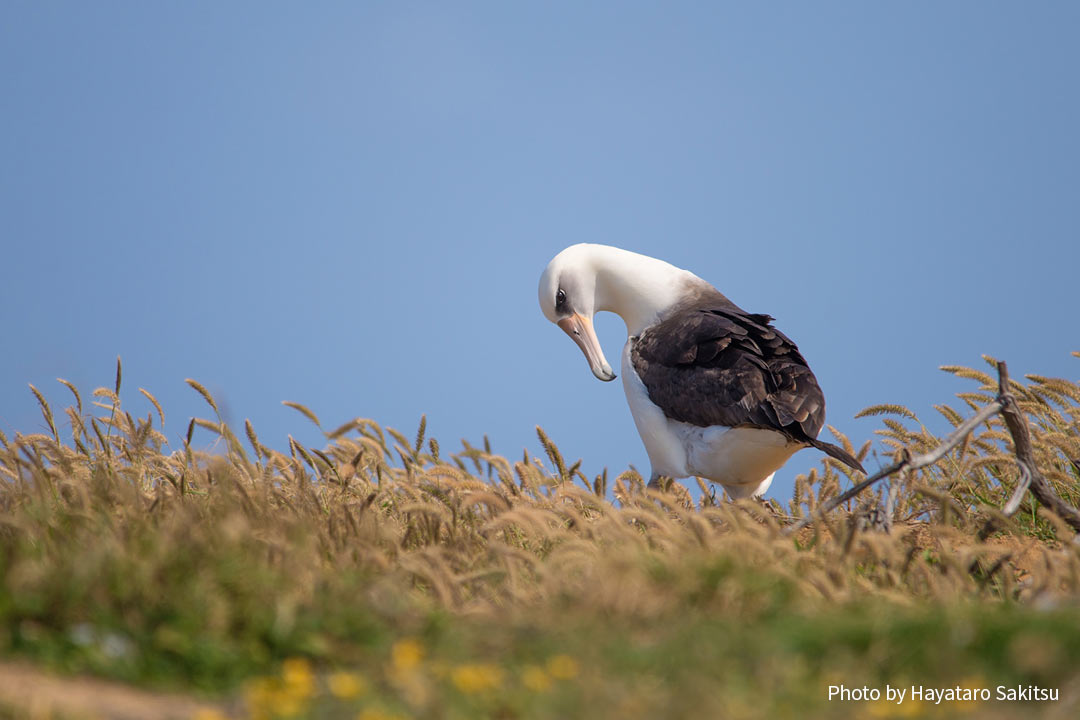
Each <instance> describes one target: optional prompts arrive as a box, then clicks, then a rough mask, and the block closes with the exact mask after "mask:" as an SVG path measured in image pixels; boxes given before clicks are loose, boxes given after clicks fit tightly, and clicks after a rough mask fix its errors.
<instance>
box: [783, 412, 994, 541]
mask: <svg viewBox="0 0 1080 720" xmlns="http://www.w3.org/2000/svg"><path fill="white" fill-rule="evenodd" d="M1002 407H1004V402H1002V399H1001V398H1000V397H999V398H995V399H994V400H993V401H991V402H989V403H987V404H986V405H985V406H983V408H982V409H981V410H979V412H977V413H975V415H973V416H972V417H971V418H969V419H968V420H965V421H964V422H963V424H961V425H960V426H959V427H958V428H956V429H955V430H953V431H952V432H951V433H950V434H949V436H948V437H947V438H945V440H944V441H943V442H942V443H941V444H940V445H938V446H937V447H936V448H934V449H933V450H931V451H930V452H926V453H923V454H921V455H912V454H911V453H909V452H908V451H907V449H906V448H905V449H904V450H902V451H901V452H902V453H903V456H902V457H901V458H900V459H899V460H898V461H896V462H894V463H893V464H892V465H889V466H887V467H885V468H882V469H881V470H878V471H877V472H876V473H874V474H873V475H871V476H870V477H868V478H866V479H865V480H863V481H862V482H860V483H858V484H857V485H855V486H854V487H852V488H851V489H850V490H848V491H847V492H845V493H843V494H842V495H837V496H836V497H834V498H832V499H831V500H829V501H828V502H827V503H825V504H824V505H821V506H819V507H818V509H817V511H816V512H814V513H813V514H812V515H810V516H809V517H805V518H803V519H802V520H800V521H799V522H797V523H795V524H794V525H792V526H790V527H789V528H788V529H787V531H786V532H787V534H789V535H790V534H791V533H794V532H798V531H799V530H802V529H803V528H804V527H806V526H807V525H809V524H810V523H812V522H813V521H814V520H816V519H818V518H819V517H820V516H822V515H825V514H826V513H829V512H832V511H833V510H835V509H836V508H837V507H839V506H840V505H843V504H844V503H846V502H847V501H848V500H850V499H851V498H853V497H855V496H856V495H858V494H859V493H861V492H862V491H863V490H865V489H866V488H868V487H870V486H871V485H873V484H874V483H876V482H877V481H878V480H881V479H882V478H886V477H888V476H890V475H895V474H896V473H898V472H900V471H901V470H904V469H908V470H918V469H919V468H922V467H926V466H927V465H933V464H934V463H936V462H937V461H938V460H940V459H941V458H943V457H945V454H946V453H947V452H949V451H950V450H952V449H953V448H954V447H956V446H957V445H959V444H960V443H961V442H963V440H964V438H965V437H967V436H968V434H969V433H971V431H972V430H974V429H975V428H977V427H978V426H979V425H981V424H982V423H984V422H986V421H987V420H988V419H989V418H990V417H991V416H992V415H995V414H997V413H998V412H1000V411H1001V409H1002Z"/></svg>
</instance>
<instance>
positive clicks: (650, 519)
mask: <svg viewBox="0 0 1080 720" xmlns="http://www.w3.org/2000/svg"><path fill="white" fill-rule="evenodd" d="M949 370H950V371H951V372H954V373H955V374H957V375H959V376H961V377H965V378H970V379H972V380H974V381H975V382H977V383H979V384H980V388H979V389H978V390H976V391H974V392H963V393H960V394H959V395H958V397H959V398H960V400H961V401H962V402H963V403H965V407H964V411H963V413H960V412H957V411H955V410H953V409H951V408H949V407H947V406H941V407H939V408H938V409H939V411H940V412H941V413H942V414H943V415H944V416H945V417H946V418H947V419H949V421H950V422H952V423H953V424H954V425H955V424H958V423H959V422H960V420H961V419H962V414H965V413H967V412H970V410H971V409H975V408H978V407H980V406H981V404H983V403H985V402H986V401H987V400H988V399H990V398H992V397H993V395H994V392H995V390H996V381H995V380H994V379H993V378H991V377H990V376H989V375H986V374H985V373H980V372H978V371H975V370H970V369H963V368H949ZM120 380H121V378H120V372H119V367H118V372H117V379H116V383H115V385H114V387H113V388H112V389H108V388H101V389H98V390H97V391H95V392H94V397H95V399H96V400H95V402H94V403H93V406H92V407H86V406H84V402H83V398H81V397H80V396H79V394H78V392H77V391H76V389H75V388H73V387H71V386H69V388H70V389H71V391H72V392H73V399H74V402H73V406H72V407H70V408H68V409H67V410H66V411H65V414H66V416H67V423H61V422H58V420H57V417H56V416H55V415H54V413H53V411H52V409H51V408H50V407H49V405H48V404H47V403H46V402H45V400H44V398H43V397H42V395H41V394H40V393H38V391H37V390H36V389H35V390H34V392H35V394H36V395H37V396H38V398H39V401H40V402H41V405H42V411H43V413H44V417H45V421H46V425H47V427H48V428H49V432H48V433H47V434H35V435H17V436H16V437H15V438H7V437H2V436H0V445H2V449H0V653H2V654H3V656H4V657H5V658H7V660H8V661H12V660H17V661H18V662H19V663H21V664H27V663H30V664H32V665H33V666H34V667H37V668H45V669H48V670H49V671H50V672H55V673H58V674H61V675H66V674H75V673H82V674H93V675H95V676H98V677H101V678H106V679H111V680H114V681H121V682H123V683H126V684H130V685H133V686H138V687H141V688H146V689H150V690H153V691H154V692H163V693H164V692H169V693H182V694H184V695H187V696H192V697H197V698H199V699H200V700H201V701H202V702H204V704H205V709H204V710H202V711H200V712H198V713H196V715H197V716H198V717H200V718H203V720H211V719H212V718H220V717H254V718H258V717H264V718H275V717H317V718H366V719H367V720H374V719H375V718H395V717H396V718H432V719H434V718H482V717H491V718H567V717H581V718H633V717H642V718H667V717H670V718H704V717H734V718H739V717H763V718H764V717H769V718H786V717H809V716H817V717H889V716H896V717H903V716H916V715H923V714H925V715H929V716H935V717H954V716H957V715H960V714H963V713H970V714H972V716H977V717H1013V716H1017V717H1019V716H1021V715H1023V716H1033V715H1034V716H1039V715H1040V714H1046V715H1047V716H1048V717H1049V716H1061V717H1068V716H1071V713H1073V712H1075V711H1076V708H1077V707H1078V703H1080V698H1078V691H1077V687H1078V683H1080V612H1078V608H1077V599H1078V598H1080V547H1078V545H1077V544H1076V543H1074V542H1073V538H1074V533H1073V532H1072V531H1071V530H1070V529H1069V528H1067V527H1066V526H1065V525H1064V524H1063V523H1061V522H1060V521H1059V520H1058V519H1057V518H1055V517H1054V516H1052V515H1050V514H1048V513H1046V512H1045V511H1041V510H1039V509H1037V508H1035V507H1034V505H1031V504H1028V505H1026V506H1025V509H1024V510H1022V511H1021V513H1020V514H1018V515H1017V516H1016V517H1015V518H1013V519H1012V520H1010V521H1008V522H1006V523H1005V529H1004V530H1003V531H1002V532H1000V533H998V534H997V535H995V536H993V537H991V538H989V539H987V540H986V541H979V540H978V538H977V536H976V533H977V531H978V529H979V528H980V527H981V525H982V523H983V522H984V521H985V519H986V518H988V517H990V516H992V515H993V514H994V513H995V510H994V508H1000V507H1001V506H1002V505H1003V504H1004V503H1005V501H1006V500H1007V498H1008V497H1009V495H1010V494H1011V491H1012V487H1013V484H1014V483H1015V481H1016V477H1017V470H1016V466H1015V462H1014V460H1013V458H1012V456H1011V454H1010V451H1009V447H1008V435H1007V433H1006V432H1005V431H1004V428H1003V426H1002V424H1001V421H1000V419H998V418H995V419H992V420H991V421H989V422H988V423H986V424H985V425H984V426H982V428H980V430H979V431H977V432H976V433H975V434H974V435H972V436H971V438H970V440H969V441H968V442H966V443H965V444H963V445H962V446H960V447H959V448H957V449H956V450H954V451H953V452H951V453H950V454H949V455H948V456H947V457H946V458H945V459H944V460H942V461H941V462H940V463H938V464H937V465H935V466H933V467H929V468H925V469H924V470H922V471H919V472H918V473H914V474H911V475H910V476H908V477H905V478H901V479H897V480H894V485H893V488H894V489H893V492H894V506H895V513H894V515H895V524H894V526H893V529H892V531H891V532H890V533H885V532H882V531H880V530H875V529H874V524H873V523H872V522H867V521H865V520H866V518H867V517H868V516H869V512H868V509H869V508H879V507H880V506H881V505H882V504H883V503H884V501H885V497H886V496H887V494H888V489H887V488H880V489H877V490H876V491H875V492H874V493H870V492H868V493H866V494H865V497H861V498H859V499H858V501H853V503H852V504H851V505H850V506H849V507H847V508H846V509H844V510H842V511H838V512H836V513H834V514H833V515H832V516H831V517H829V518H827V519H826V520H825V521H823V522H820V523H818V524H817V525H816V526H815V528H810V529H807V530H805V531H803V532H801V533H799V534H798V535H796V536H794V537H788V536H786V535H784V534H783V532H782V529H783V526H784V524H785V523H787V522H789V521H790V519H791V518H792V517H797V516H802V515H803V514H805V513H807V512H810V511H812V510H813V508H815V507H816V506H817V505H818V504H819V503H821V502H823V501H824V500H826V499H827V498H828V497H830V496H832V495H834V494H836V493H837V492H838V491H839V490H840V489H841V487H842V486H846V485H848V484H850V479H849V476H847V475H846V474H845V473H846V472H847V470H846V468H844V467H843V466H841V465H839V464H838V463H836V462H835V461H833V460H831V459H830V458H825V459H824V460H823V464H822V466H821V468H820V469H815V470H813V471H811V472H810V473H808V474H807V475H805V476H801V477H800V478H799V480H798V483H797V487H796V492H795V497H794V498H793V499H792V502H791V503H790V505H789V507H788V508H787V509H786V510H784V511H781V510H780V509H779V508H777V507H775V506H773V507H766V506H763V505H761V504H759V503H739V504H731V503H727V502H720V501H719V500H717V499H714V498H713V497H712V496H710V494H709V493H708V492H705V493H704V494H703V495H702V496H701V500H700V501H698V502H695V501H693V500H692V498H691V496H690V495H689V493H687V492H686V490H685V489H684V488H682V487H681V486H677V485H676V486H673V487H672V488H671V489H670V490H669V491H668V492H666V493H653V492H650V491H647V490H646V489H645V488H644V485H643V483H642V481H641V478H640V477H638V476H636V475H635V474H634V473H632V472H626V473H623V474H621V475H619V476H618V477H616V478H613V479H611V481H610V483H609V482H608V478H607V475H606V474H604V475H601V476H597V477H592V478H590V477H587V476H586V475H585V474H584V473H583V472H582V470H581V463H580V462H578V463H573V464H569V463H567V462H565V461H564V459H563V458H562V457H561V455H560V454H559V451H558V448H557V447H556V445H555V444H554V443H553V442H552V441H551V440H550V439H548V438H547V436H545V435H544V434H543V433H541V441H542V443H543V445H544V447H545V449H546V454H547V457H546V458H545V460H540V459H537V458H524V459H522V460H521V461H518V462H511V461H509V460H507V459H505V458H502V457H498V456H494V455H492V454H491V453H490V452H489V451H486V450H482V449H479V448H476V447H472V446H470V445H468V444H467V443H466V444H465V446H464V449H463V450H462V451H461V452H459V453H457V454H454V455H449V454H445V453H441V452H440V447H439V444H438V443H437V442H436V441H435V440H433V439H430V440H429V439H428V438H426V437H425V434H426V433H425V428H424V423H423V422H421V426H420V429H419V431H418V433H417V435H416V437H415V439H411V438H407V437H405V436H404V435H402V434H400V433H398V432H395V431H394V430H390V429H384V428H382V427H380V426H379V425H377V424H376V423H374V422H372V421H370V420H363V419H357V420H354V421H352V422H349V423H346V424H345V425H343V426H342V427H339V428H337V429H335V430H333V431H331V432H327V433H326V440H327V444H326V446H325V447H324V448H323V449H321V450H316V449H312V448H305V447H303V446H302V445H300V444H299V443H297V442H295V441H292V440H290V445H289V452H288V453H287V454H285V453H280V452H277V451H275V450H273V449H270V448H268V447H267V446H265V445H264V444H263V443H262V442H261V441H260V440H259V438H258V436H257V435H256V433H255V430H254V429H253V428H252V426H251V425H250V424H247V425H246V427H245V433H244V436H245V437H244V438H243V439H241V438H240V437H238V436H237V435H236V434H234V432H233V430H232V429H230V428H229V427H227V426H226V425H224V424H223V423H222V422H221V420H220V417H219V416H218V415H217V408H216V405H215V403H214V400H213V398H212V397H211V396H210V394H209V393H208V392H206V390H205V389H204V388H203V387H202V386H201V385H199V384H198V383H195V382H193V381H189V383H190V384H191V385H192V387H193V388H194V390H195V391H197V392H199V393H200V394H201V395H202V396H203V397H204V398H205V399H206V401H207V403H208V404H209V406H210V409H211V410H212V418H211V419H195V420H193V421H192V423H191V425H190V426H189V431H188V435H187V442H185V443H184V445H183V447H180V448H177V449H172V448H169V447H168V445H167V444H166V441H165V438H164V437H163V436H162V435H161V434H160V431H159V428H160V427H161V424H162V422H163V420H164V417H163V413H162V411H161V408H160V407H159V406H158V404H157V401H156V400H154V398H153V397H152V396H151V395H150V394H149V393H147V392H146V391H144V390H140V392H141V393H142V394H143V395H145V396H146V397H147V398H148V399H149V400H150V402H151V403H152V404H153V406H154V407H155V408H156V412H155V413H152V414H150V415H149V416H147V417H145V418H137V417H133V416H131V415H130V414H128V413H127V412H125V411H124V410H123V408H122V407H121V403H120V398H119V394H120V385H121V382H120ZM1028 380H1029V383H1028V384H1027V385H1020V384H1017V385H1016V386H1015V387H1014V389H1013V390H1014V392H1015V394H1016V395H1017V398H1018V400H1019V403H1020V406H1021V408H1022V409H1023V411H1024V412H1025V413H1026V415H1027V416H1028V419H1029V422H1030V425H1031V430H1032V435H1033V441H1034V444H1035V449H1036V453H1037V456H1038V460H1039V468H1040V470H1041V471H1042V472H1043V473H1044V475H1046V476H1047V478H1048V479H1049V480H1050V481H1051V482H1052V483H1053V484H1054V486H1055V489H1056V490H1057V491H1058V492H1059V494H1061V496H1062V497H1063V498H1065V499H1066V500H1067V501H1068V502H1070V503H1072V504H1074V505H1076V504H1078V503H1080V468H1078V467H1077V464H1076V462H1074V461H1076V460H1078V459H1080V386H1078V385H1077V384H1075V383H1070V382H1067V381H1064V380H1057V379H1049V378H1039V377H1030V378H1028ZM65 384H66V383H65ZM290 405H291V406H292V407H294V408H295V409H296V410H298V411H299V412H300V413H301V414H302V415H304V416H306V418H307V419H306V420H304V421H305V422H307V421H311V422H315V423H316V424H318V422H319V421H318V418H317V417H316V416H315V414H314V413H312V412H311V411H310V410H308V409H307V408H305V407H303V406H300V405H296V404H290ZM867 412H868V414H883V415H884V416H885V417H884V419H883V422H884V425H885V426H884V428H883V429H882V430H881V431H879V434H880V435H881V437H882V441H883V443H884V445H885V448H886V450H887V451H889V450H897V451H899V450H900V449H901V448H905V447H906V448H909V449H911V450H912V451H922V450H925V449H927V448H930V447H932V446H934V445H935V444H936V440H937V439H936V438H935V437H934V436H933V435H932V434H930V433H929V432H928V431H927V430H926V429H925V428H924V427H923V426H922V425H921V424H919V422H918V419H917V418H915V416H914V415H913V414H912V413H910V411H908V410H906V409H904V408H901V407H895V406H879V407H875V408H870V409H868V411H867ZM62 426H63V428H62ZM68 426H70V431H69V430H68ZM196 427H201V428H205V429H206V430H209V431H211V432H213V433H215V435H217V436H219V438H220V439H219V442H218V443H217V444H216V446H215V448H214V449H212V450H211V451H200V450H196V449H195V448H194V447H192V444H191V441H192V435H193V433H194V430H195V428H196ZM837 437H838V439H839V441H840V442H842V443H844V444H845V445H847V446H848V447H849V449H851V450H852V451H853V452H854V451H855V449H854V448H851V446H850V444H849V443H848V441H847V439H846V438H844V437H842V436H839V435H838V436H837ZM869 452H870V444H869V443H867V444H866V445H864V446H863V447H862V448H859V449H858V452H857V453H856V454H857V455H858V456H859V457H860V459H862V460H863V461H864V462H865V463H866V464H867V465H870V464H872V463H870V462H866V461H867V457H868V455H869ZM609 485H610V487H609ZM612 497H613V498H614V501H613V500H612ZM2 674H3V669H2V666H0V676H2ZM0 680H2V677H0ZM838 684H843V685H844V686H845V687H847V688H862V687H863V686H868V687H870V688H879V689H881V690H882V692H884V688H885V686H886V684H889V685H892V686H893V687H897V686H900V687H904V688H909V687H910V686H911V685H923V686H926V687H932V688H947V687H953V686H956V685H958V684H959V685H961V686H962V687H979V688H982V687H985V688H990V689H991V691H993V692H995V693H996V687H997V686H998V685H1004V686H1008V687H1016V686H1025V687H1027V686H1030V685H1037V686H1040V687H1044V688H1055V689H1059V691H1060V697H1061V699H1060V700H1059V701H1057V702H1042V703H1040V702H1017V703H1009V702H998V701H992V702H986V703H952V702H945V703H942V704H941V705H935V704H933V703H932V702H914V701H910V700H909V701H908V702H907V703H905V704H903V705H895V704H889V703H887V702H885V701H884V700H882V701H878V702H839V701H837V700H833V701H829V699H828V688H829V686H830V685H838ZM5 703H6V705H5ZM0 708H4V709H0V717H5V714H4V713H5V712H6V713H7V714H8V715H7V716H11V717H23V716H27V717H30V716H31V714H30V712H31V711H30V709H28V708H27V707H23V706H20V705H18V703H17V701H16V700H13V699H12V698H11V697H6V696H4V694H3V683H2V682H0ZM58 708H59V712H60V714H61V715H64V716H76V717H78V716H80V715H79V712H78V711H76V710H73V709H71V708H70V707H69V706H58ZM34 712H35V713H37V714H34V715H32V716H33V717H40V716H42V715H41V705H40V703H39V704H38V706H37V709H36V710H34ZM1055 714H1056V715H1055ZM46 716H47V715H46ZM86 716H94V717H100V716H104V714H103V713H102V712H101V711H95V710H93V709H92V708H91V709H87V710H86Z"/></svg>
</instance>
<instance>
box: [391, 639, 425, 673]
mask: <svg viewBox="0 0 1080 720" xmlns="http://www.w3.org/2000/svg"><path fill="white" fill-rule="evenodd" d="M423 659H424V648H423V647H421V646H420V643H418V642H417V641H416V640H412V639H405V640H398V641H397V642H396V643H394V646H393V647H392V648H390V661H391V662H392V663H393V664H394V669H395V670H398V671H399V672H409V671H410V670H415V669H416V667H417V666H418V665H420V661H421V660H423Z"/></svg>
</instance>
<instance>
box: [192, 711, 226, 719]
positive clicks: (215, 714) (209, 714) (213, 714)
mask: <svg viewBox="0 0 1080 720" xmlns="http://www.w3.org/2000/svg"><path fill="white" fill-rule="evenodd" d="M191 720H228V718H227V716H226V715H225V713H223V712H221V711H220V710H218V709H217V708H199V709H198V710H197V711H196V712H195V714H194V715H192V716H191Z"/></svg>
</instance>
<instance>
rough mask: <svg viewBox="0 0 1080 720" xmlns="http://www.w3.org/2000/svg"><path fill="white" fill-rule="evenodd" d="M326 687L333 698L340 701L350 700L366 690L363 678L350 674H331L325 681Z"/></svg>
mask: <svg viewBox="0 0 1080 720" xmlns="http://www.w3.org/2000/svg"><path fill="white" fill-rule="evenodd" d="M326 686H327V687H328V688H330V693H331V694H332V695H333V696H334V697H336V698H340V699H342V700H352V699H353V698H355V697H357V696H359V695H363V694H364V692H365V691H366V690H367V683H365V682H364V678H362V677H360V676H359V675H357V674H356V673H350V672H336V673H333V674H332V675H330V677H328V678H327V679H326Z"/></svg>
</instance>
